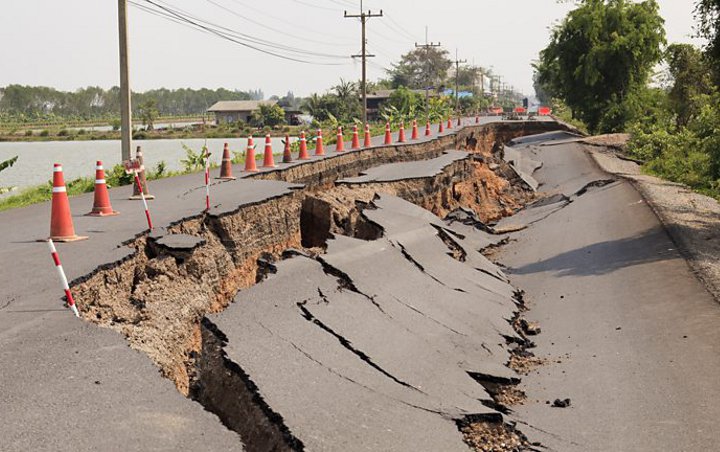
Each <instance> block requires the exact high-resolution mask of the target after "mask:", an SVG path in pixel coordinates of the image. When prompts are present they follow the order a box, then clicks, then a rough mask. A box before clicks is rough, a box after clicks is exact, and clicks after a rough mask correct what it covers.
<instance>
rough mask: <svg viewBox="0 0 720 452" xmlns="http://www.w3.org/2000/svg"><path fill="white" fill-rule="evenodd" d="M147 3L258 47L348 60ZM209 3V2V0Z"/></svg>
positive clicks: (167, 6) (156, 0) (178, 10)
mask: <svg viewBox="0 0 720 452" xmlns="http://www.w3.org/2000/svg"><path fill="white" fill-rule="evenodd" d="M145 1H146V2H148V3H152V4H154V5H156V6H159V7H162V6H160V5H158V4H163V3H164V4H165V8H164V9H165V10H167V11H169V10H170V9H174V13H173V15H174V16H176V17H177V15H178V14H180V15H183V16H185V17H186V18H190V19H192V20H194V21H195V22H200V23H204V24H205V25H207V26H209V27H213V28H216V29H219V30H222V31H223V32H224V33H227V34H229V35H230V36H234V37H238V38H239V39H245V40H247V41H249V42H252V43H255V44H258V45H264V46H268V47H272V48H275V49H278V50H285V51H288V52H291V53H299V54H304V55H312V56H318V57H323V58H335V59H346V58H347V57H346V56H344V55H337V54H327V53H320V52H314V51H309V50H304V49H300V48H297V47H290V46H287V45H285V44H278V43H275V42H273V41H268V40H266V39H262V38H258V37H256V36H252V35H249V34H246V33H241V32H239V31H235V30H233V29H230V28H227V27H224V26H222V25H218V24H215V23H212V22H209V21H207V20H205V19H201V18H199V17H197V16H195V15H193V14H191V13H189V12H187V11H183V10H182V9H180V8H177V7H174V8H173V7H171V5H170V4H168V3H166V2H163V1H161V0H155V1H151V0H145ZM208 1H209V0H208ZM291 36H292V35H291ZM293 37H294V36H293Z"/></svg>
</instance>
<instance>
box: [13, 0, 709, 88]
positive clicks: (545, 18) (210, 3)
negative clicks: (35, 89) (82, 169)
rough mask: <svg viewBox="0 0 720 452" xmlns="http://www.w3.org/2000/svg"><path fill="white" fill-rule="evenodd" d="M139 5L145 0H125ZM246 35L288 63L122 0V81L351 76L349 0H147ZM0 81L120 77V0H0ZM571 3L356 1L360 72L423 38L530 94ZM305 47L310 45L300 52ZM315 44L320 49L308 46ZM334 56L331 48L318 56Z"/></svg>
mask: <svg viewBox="0 0 720 452" xmlns="http://www.w3.org/2000/svg"><path fill="white" fill-rule="evenodd" d="M131 1H132V2H135V3H139V4H144V5H148V6H150V5H149V4H148V3H147V0H131ZM151 1H155V2H157V3H158V4H165V5H169V6H171V7H173V8H175V9H178V10H182V11H184V12H187V13H190V14H191V15H193V16H195V17H198V18H201V19H205V20H207V21H209V22H212V23H214V24H217V25H220V26H223V27H226V28H227V29H230V30H232V31H233V32H237V33H243V34H244V35H246V36H249V37H251V38H252V39H260V40H265V41H270V42H271V43H273V44H279V45H282V46H291V47H293V48H295V49H299V50H300V51H302V52H306V53H294V54H293V55H294V57H297V59H302V60H306V61H307V60H309V61H313V62H319V61H322V62H325V63H330V64H332V65H316V64H306V63H303V62H296V61H288V60H285V59H280V58H277V57H274V56H271V55H267V54H264V53H260V52H258V51H256V50H253V49H250V48H247V47H244V46H241V45H239V44H236V43H232V42H229V41H226V40H223V39H220V38H218V37H217V36H215V35H211V34H208V33H202V32H200V31H197V30H194V29H191V28H188V27H187V26H183V25H180V24H177V23H174V22H171V21H168V20H166V19H163V18H160V17H157V16H154V15H151V14H149V13H147V12H145V11H143V10H141V9H140V8H139V7H137V6H135V5H132V4H131V5H130V6H129V21H130V25H129V33H130V34H129V40H130V65H131V67H130V80H131V86H132V89H133V90H134V91H146V90H149V89H153V88H160V87H165V88H200V87H207V88H219V87H224V88H228V89H237V90H249V89H261V90H262V91H263V92H264V93H265V96H266V97H269V96H270V95H273V94H277V95H280V96H282V95H284V94H285V93H286V92H288V91H292V92H294V94H295V95H299V96H306V95H308V94H310V93H313V92H320V93H322V92H324V91H326V90H327V89H328V88H330V87H332V86H333V85H336V84H337V83H338V82H339V80H340V79H341V78H343V79H345V80H358V79H360V69H361V67H360V64H359V62H358V61H356V60H353V59H351V58H348V56H349V55H352V54H358V53H360V42H361V38H360V22H359V20H358V19H348V18H344V17H343V12H344V11H345V10H347V11H348V12H349V13H351V14H353V13H354V14H357V13H358V12H359V11H360V1H359V0H358V1H355V0H264V1H257V0H151ZM659 3H660V7H661V14H662V16H663V17H664V19H665V22H666V23H665V25H666V33H667V39H668V42H669V43H670V42H692V43H696V44H700V43H701V42H700V41H698V40H697V39H693V38H692V34H693V27H694V25H695V23H694V20H693V14H692V11H693V4H694V0H659ZM0 4H2V11H3V13H2V15H0V42H2V43H3V44H2V45H0V61H2V67H0V86H5V85H8V84H23V85H42V86H51V87H54V88H58V89H61V90H69V91H74V90H76V89H78V88H80V87H85V86H101V87H103V88H109V87H111V86H114V85H119V75H118V73H119V69H118V67H119V63H118V24H117V2H115V1H111V0H105V1H98V0H65V1H62V2H61V1H54V0H0ZM572 8H573V2H567V1H562V2H558V1H557V0H445V1H437V0H433V1H430V0H364V9H365V10H368V9H370V10H372V11H373V12H378V11H379V10H380V9H382V10H383V13H384V17H381V18H372V19H369V20H368V25H367V39H368V49H369V51H370V52H372V53H374V54H375V55H376V57H375V58H372V59H371V60H370V64H369V66H368V78H369V79H370V80H374V79H377V78H381V77H385V76H386V74H385V71H384V69H383V68H385V67H388V66H389V65H390V63H391V62H395V61H397V60H398V59H399V57H400V55H402V54H403V53H406V52H408V51H410V50H411V49H412V48H413V47H414V45H415V42H417V43H423V42H424V41H425V27H426V26H427V27H428V38H429V40H430V41H432V42H440V43H441V44H442V46H443V47H444V48H445V49H447V50H448V51H449V52H450V53H451V55H452V57H453V59H454V57H455V52H456V50H457V55H458V58H459V59H461V60H463V59H464V60H467V61H468V63H470V64H472V63H474V64H476V65H481V66H483V67H491V68H492V69H493V71H494V72H495V73H496V74H500V75H502V76H503V81H505V82H506V83H508V84H509V85H511V86H514V87H515V88H516V89H518V90H520V91H522V92H524V93H526V94H532V92H533V89H532V67H531V63H532V61H533V60H534V59H536V58H537V55H538V52H539V51H540V50H541V49H543V48H544V47H545V46H546V45H547V43H548V40H549V33H550V31H549V30H550V27H551V26H552V25H553V24H554V23H557V21H559V20H561V19H562V18H563V17H564V16H565V14H566V13H567V12H568V11H569V10H571V9H572ZM307 52H310V53H311V54H312V55H311V54H308V53H307ZM315 54H322V55H326V56H322V57H321V56H317V55H315ZM327 55H332V56H327Z"/></svg>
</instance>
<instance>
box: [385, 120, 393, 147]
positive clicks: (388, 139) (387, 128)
mask: <svg viewBox="0 0 720 452" xmlns="http://www.w3.org/2000/svg"><path fill="white" fill-rule="evenodd" d="M385 144H392V134H391V133H390V123H389V122H386V123H385Z"/></svg>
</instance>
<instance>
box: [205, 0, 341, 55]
mask: <svg viewBox="0 0 720 452" xmlns="http://www.w3.org/2000/svg"><path fill="white" fill-rule="evenodd" d="M206 1H207V2H208V3H210V4H212V5H215V6H217V7H218V8H220V9H222V10H223V11H226V12H228V13H230V14H232V15H233V16H235V17H239V18H241V19H243V20H246V21H248V22H250V23H252V24H255V25H257V26H259V27H262V28H266V29H268V30H270V31H274V32H275V33H280V34H282V35H285V36H290V37H291V38H295V39H300V40H303V41H307V42H312V43H315V44H323V45H326V44H328V41H327V39H326V40H325V41H318V40H316V39H311V38H306V37H302V36H298V35H295V34H292V33H289V32H287V31H285V30H282V29H279V28H274V27H271V26H269V25H266V24H264V23H262V22H260V21H257V20H254V19H251V18H249V17H247V16H245V15H243V14H240V13H239V12H237V11H235V10H233V9H230V8H228V7H226V6H224V5H221V4H219V3H217V2H215V1H214V0H206Z"/></svg>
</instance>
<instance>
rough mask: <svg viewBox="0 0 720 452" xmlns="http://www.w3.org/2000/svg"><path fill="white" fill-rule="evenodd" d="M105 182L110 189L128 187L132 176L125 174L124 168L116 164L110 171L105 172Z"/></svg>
mask: <svg viewBox="0 0 720 452" xmlns="http://www.w3.org/2000/svg"><path fill="white" fill-rule="evenodd" d="M105 181H106V183H107V185H108V186H110V187H119V186H121V185H130V184H132V183H133V176H132V175H130V174H127V173H126V172H125V167H124V166H122V165H121V164H117V165H115V166H113V167H112V169H111V170H110V171H106V172H105Z"/></svg>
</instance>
